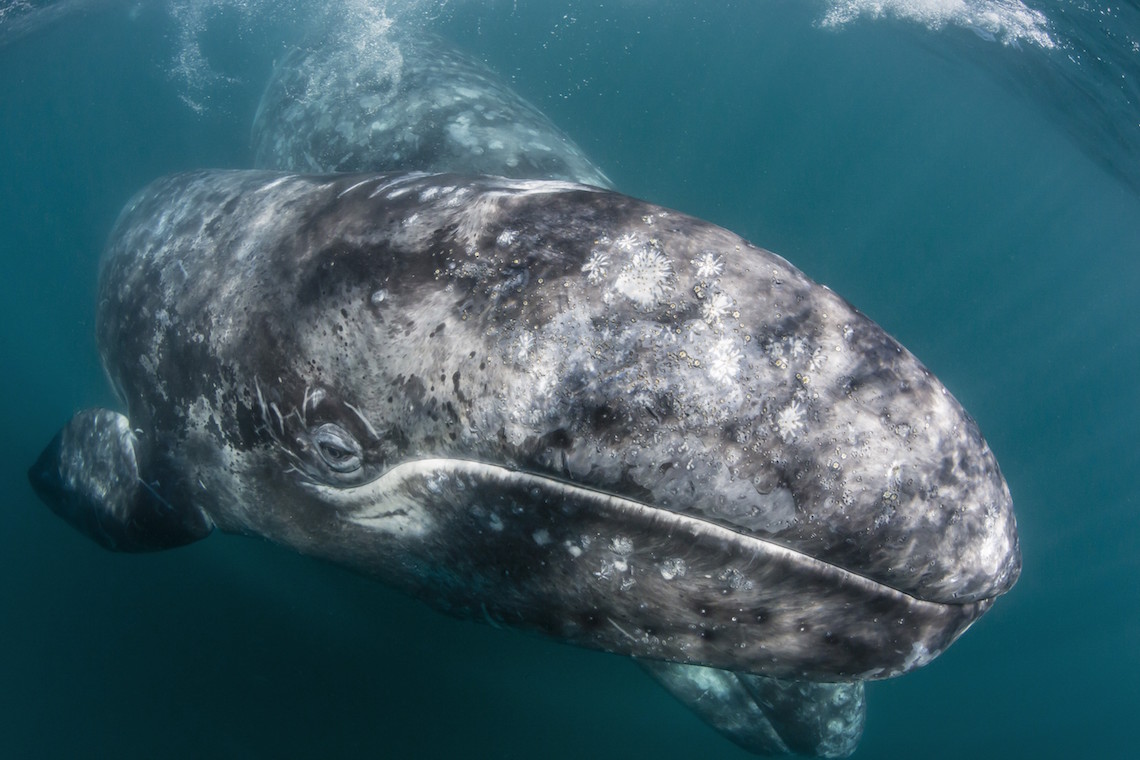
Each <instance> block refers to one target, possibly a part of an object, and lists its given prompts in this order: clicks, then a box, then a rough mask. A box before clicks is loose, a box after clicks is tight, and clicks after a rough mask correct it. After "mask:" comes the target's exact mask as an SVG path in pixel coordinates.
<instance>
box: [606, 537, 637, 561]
mask: <svg viewBox="0 0 1140 760" xmlns="http://www.w3.org/2000/svg"><path fill="white" fill-rule="evenodd" d="M610 551H612V552H613V553H614V554H617V555H618V556H621V557H625V556H628V555H630V554H632V553H633V539H632V538H630V537H628V536H614V537H613V538H612V539H611V540H610Z"/></svg>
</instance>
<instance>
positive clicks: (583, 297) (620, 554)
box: [31, 171, 1020, 681]
mask: <svg viewBox="0 0 1140 760" xmlns="http://www.w3.org/2000/svg"><path fill="white" fill-rule="evenodd" d="M97 324H98V328H97V332H98V338H99V347H100V351H101V354H102V358H103V361H104V364H105V366H106V368H107V370H108V374H109V375H110V377H111V378H112V381H113V384H114V387H115V388H116V390H117V392H118V394H119V396H120V397H121V399H122V400H123V402H124V403H125V405H126V407H127V415H125V416H124V415H121V414H118V413H114V412H110V411H107V410H96V411H88V412H82V413H80V414H79V415H77V417H76V418H75V419H74V420H73V421H72V422H71V423H70V424H69V425H68V426H67V427H65V429H64V430H63V431H62V432H61V433H60V435H59V436H57V438H56V439H55V441H53V443H52V444H51V445H49V447H48V448H47V450H45V453H44V454H43V456H42V457H41V458H40V460H39V461H38V462H37V464H36V465H35V466H34V467H33V468H32V472H31V477H32V481H33V484H34V485H35V487H36V489H37V491H38V492H39V493H40V495H41V496H42V497H43V498H44V500H45V501H46V502H47V503H48V504H49V505H50V506H52V507H53V508H54V509H55V510H56V511H57V512H59V513H60V514H61V515H62V516H63V517H64V518H66V519H68V520H69V521H70V522H71V523H72V524H73V525H75V526H76V527H78V528H79V529H80V530H83V531H84V532H86V533H87V534H88V535H90V536H91V537H92V538H93V539H95V540H96V541H98V542H100V543H101V544H103V545H105V546H108V547H109V548H113V549H123V550H144V549H159V548H164V547H167V546H174V545H179V544H183V543H186V542H189V541H192V540H196V539H198V538H201V537H203V536H204V535H206V534H207V533H208V532H209V531H210V530H211V529H213V528H214V527H215V526H216V527H218V528H221V529H223V530H226V531H230V532H238V533H247V534H254V535H258V536H263V537H265V538H268V539H270V540H273V541H275V542H277V543H280V544H283V545H286V546H289V547H292V548H294V549H296V550H298V551H300V552H303V553H305V554H309V555H312V556H315V557H320V558H323V559H327V560H329V561H332V562H335V563H338V564H341V565H344V566H347V567H349V568H352V569H354V570H356V571H358V572H361V573H365V574H367V575H370V576H373V577H376V578H378V579H380V580H383V581H384V582H386V583H389V584H392V585H394V586H396V587H399V588H401V589H404V590H406V591H408V592H410V593H413V594H415V595H416V596H417V597H420V598H422V599H425V600H427V601H428V602H429V603H431V604H433V605H435V606H436V607H438V608H439V609H442V610H444V611H446V612H449V613H451V614H454V615H459V616H463V617H469V618H473V619H479V620H486V621H491V622H494V623H496V624H498V625H504V626H511V627H515V628H519V629H524V630H530V631H535V632H538V633H541V634H544V635H547V636H551V637H554V638H556V639H559V640H563V641H567V642H570V643H574V644H578V645H582V646H587V647H593V648H598V649H603V650H606V651H611V652H618V653H622V654H628V655H634V656H638V657H644V658H649V659H656V660H665V661H672V662H677V663H683V664H693V665H708V666H713V667H717V668H723V669H727V670H732V671H737V672H741V673H753V674H759V675H764V676H774V677H778V678H785V679H796V680H809V681H854V680H867V679H875V678H884V677H889V676H894V675H898V674H901V673H904V672H907V671H909V670H911V669H913V668H915V667H918V666H920V665H922V664H925V663H926V662H928V661H929V660H930V659H931V658H933V657H934V656H935V655H937V654H938V653H939V652H941V651H943V650H944V649H945V648H946V647H947V646H949V645H950V643H951V642H952V641H953V640H954V639H955V638H956V637H957V636H958V635H959V634H961V632H962V631H964V630H965V629H966V628H967V627H968V626H969V625H970V624H971V623H973V621H975V620H976V619H977V618H978V616H980V615H981V614H982V613H984V612H985V611H986V610H987V609H988V608H989V607H990V606H991V605H992V603H993V601H994V599H995V598H996V597H998V596H999V595H1001V594H1002V593H1004V592H1005V591H1007V590H1008V589H1009V588H1010V586H1011V585H1012V584H1013V583H1014V581H1015V580H1016V578H1017V575H1018V572H1019V569H1020V553H1019V550H1018V543H1017V534H1016V527H1015V522H1014V518H1013V512H1012V504H1011V500H1010V497H1009V492H1008V489H1007V488H1006V485H1005V482H1004V480H1003V479H1002V477H1001V474H1000V471H999V469H998V466H997V463H996V461H995V460H994V457H993V455H992V453H991V452H990V450H989V448H988V447H987V445H986V444H985V442H984V440H983V439H982V437H981V435H980V433H979V431H978V428H977V425H976V424H975V423H974V421H973V420H972V419H971V418H970V417H969V416H968V415H967V414H966V413H965V412H964V411H963V410H962V408H961V407H960V406H959V405H958V403H957V402H956V401H955V400H954V399H953V397H952V396H951V395H950V394H949V392H947V391H946V389H945V388H944V387H943V386H942V385H941V384H940V383H939V382H938V381H937V380H936V379H935V378H934V377H933V376H932V375H931V374H930V373H929V372H928V371H927V370H926V369H925V368H924V367H923V366H922V364H921V363H920V362H918V361H917V360H916V359H915V358H914V357H913V356H912V355H911V354H910V353H909V352H907V351H906V350H905V349H904V348H902V347H901V346H900V345H899V344H898V343H897V342H895V341H894V340H893V339H892V338H890V337H889V336H888V335H886V334H885V333H884V332H883V331H882V330H881V329H880V328H879V327H878V326H876V325H875V324H874V323H872V322H871V321H870V320H869V319H867V318H866V317H864V316H863V315H861V314H860V313H859V312H857V311H856V310H855V309H853V308H852V307H851V306H850V305H848V304H847V303H846V302H845V301H843V300H842V299H841V298H839V297H837V296H836V295H835V294H834V293H832V292H831V291H830V290H828V289H827V288H824V287H822V286H819V285H817V284H815V283H813V282H811V281H810V280H808V279H807V278H806V277H805V276H804V275H803V274H801V273H800V272H799V271H798V270H796V269H795V268H794V267H792V266H791V265H790V264H788V263H787V262H786V261H784V260H783V259H781V258H780V257H778V256H776V255H774V254H771V253H769V252H767V251H764V250H762V249H759V248H756V247H755V246H752V245H751V244H749V243H747V242H746V241H744V240H743V239H741V238H739V237H738V236H736V235H734V234H732V233H730V232H728V231H726V230H724V229H721V228H719V227H716V226H715V225H712V224H709V223H707V222H703V221H700V220H697V219H694V218H692V217H688V216H685V215H684V214H680V213H678V212H675V211H670V210H667V209H664V208H661V207H658V206H654V205H652V204H648V203H644V202H641V201H638V200H635V199H632V198H629V197H626V196H623V195H620V194H617V193H613V192H608V191H603V190H600V189H597V188H591V187H587V186H583V185H576V184H572V183H562V182H551V181H533V180H531V181H524V180H507V179H498V178H486V177H484V178H469V177H460V176H454V175H424V174H419V173H410V174H380V175H351V176H343V175H339V176H327V177H307V176H297V175H286V174H277V173H266V172H256V171H247V172H241V171H226V172H196V173H190V174H183V175H177V176H173V177H168V178H164V179H160V180H158V181H157V182H155V183H153V184H152V185H151V186H150V187H148V188H147V189H145V190H144V191H143V192H142V193H140V194H139V195H138V196H136V198H135V199H134V200H132V201H131V202H130V204H128V206H127V208H126V209H125V210H124V212H123V214H122V216H121V218H120V220H119V222H118V223H117V225H116V228H115V231H114V233H113V234H112V239H111V242H110V244H109V246H108V250H107V253H106V256H105V258H104V261H103V263H102V267H101V274H100V310H99V314H98V320H97Z"/></svg>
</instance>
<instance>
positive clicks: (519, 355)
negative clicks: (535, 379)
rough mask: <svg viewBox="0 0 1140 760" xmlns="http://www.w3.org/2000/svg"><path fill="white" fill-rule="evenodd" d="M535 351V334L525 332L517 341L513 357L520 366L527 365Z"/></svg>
mask: <svg viewBox="0 0 1140 760" xmlns="http://www.w3.org/2000/svg"><path fill="white" fill-rule="evenodd" d="M533 351H534V334H533V333H531V332H529V331H526V330H524V331H523V332H521V333H520V334H519V337H518V338H516V339H515V345H514V352H513V357H514V360H515V361H516V362H518V363H519V364H525V363H526V361H527V360H528V359H529V358H530V355H531V353H532V352H533Z"/></svg>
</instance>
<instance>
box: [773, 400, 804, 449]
mask: <svg viewBox="0 0 1140 760" xmlns="http://www.w3.org/2000/svg"><path fill="white" fill-rule="evenodd" d="M804 418H805V414H804V410H803V408H802V407H801V406H800V402H799V401H796V400H795V399H793V400H792V402H791V403H790V404H788V405H787V406H785V407H784V408H783V409H781V410H780V411H779V413H778V414H777V415H776V432H777V433H779V435H780V438H782V439H783V440H784V443H790V442H791V441H793V440H795V438H796V436H797V435H798V434H799V433H800V432H801V431H803V430H804V427H805V425H804V422H805V420H804Z"/></svg>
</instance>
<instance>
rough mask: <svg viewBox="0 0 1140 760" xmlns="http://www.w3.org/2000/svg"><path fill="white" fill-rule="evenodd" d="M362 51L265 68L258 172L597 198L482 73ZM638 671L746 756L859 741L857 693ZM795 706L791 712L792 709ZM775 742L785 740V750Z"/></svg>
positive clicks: (443, 58) (560, 145) (314, 54)
mask: <svg viewBox="0 0 1140 760" xmlns="http://www.w3.org/2000/svg"><path fill="white" fill-rule="evenodd" d="M366 41H367V42H368V43H369V44H367V45H364V46H363V47H364V50H363V51H362V50H361V49H360V48H361V46H360V45H357V46H356V49H352V52H351V54H349V53H348V52H347V50H348V49H347V48H346V46H344V45H343V44H335V45H334V44H327V43H326V44H325V45H324V46H322V47H321V48H319V49H313V50H307V51H300V50H297V51H293V52H292V53H291V54H290V55H289V56H287V57H286V58H285V60H284V61H282V62H281V63H280V64H279V65H278V66H277V68H276V71H275V74H274V78H273V80H272V81H271V82H270V84H269V86H268V87H267V89H266V91H265V95H264V97H263V99H262V103H261V108H260V110H259V113H258V116H257V119H256V120H255V124H254V144H255V146H256V151H257V165H258V166H259V167H261V168H269V169H292V170H296V169H304V170H307V171H316V172H329V171H334V170H340V171H354V172H355V171H365V170H370V169H371V170H383V169H416V168H420V169H434V170H443V169H450V170H456V171H461V170H462V171H466V172H469V173H479V174H492V175H501V176H510V177H518V178H526V179H562V180H571V181H574V182H580V183H583V184H592V185H595V186H601V187H609V181H608V179H607V178H606V177H605V175H604V174H603V173H602V171H601V170H600V169H598V168H597V167H596V166H595V165H594V164H593V163H592V162H591V161H590V160H589V159H588V158H587V157H586V156H585V155H584V153H583V152H582V151H581V150H580V149H579V148H578V147H577V146H576V145H574V144H573V143H572V142H571V141H570V140H569V139H568V138H567V137H566V136H565V135H563V134H562V133H561V132H559V131H558V130H557V128H556V127H555V126H554V124H553V123H552V122H550V120H549V119H547V118H546V117H545V116H543V115H542V114H540V113H538V112H537V111H536V110H535V109H534V108H533V107H532V106H531V105H530V104H528V103H526V102H525V101H524V100H523V99H522V98H521V97H519V96H518V95H517V94H516V93H514V92H513V91H512V90H510V89H509V88H508V87H507V86H506V85H505V84H504V83H502V82H501V81H500V80H499V79H498V78H497V77H495V76H494V74H493V73H492V72H490V71H489V70H488V69H487V68H486V67H485V66H484V65H483V64H482V63H480V62H478V61H475V60H473V59H471V58H469V57H467V56H464V55H462V54H460V53H458V52H456V51H454V50H452V49H450V48H449V47H448V46H447V45H446V44H445V43H444V42H443V41H442V40H438V39H434V38H424V37H421V38H419V41H418V42H413V41H412V39H411V38H410V37H408V36H406V35H401V36H398V37H397V36H395V35H387V36H378V37H375V38H373V37H367V38H366ZM398 43H399V44H398ZM362 53H363V54H362ZM381 113H382V116H380V115H379V114H381ZM643 662H644V663H646V664H645V667H646V668H647V669H648V670H650V672H651V674H652V675H653V676H654V678H656V679H657V680H658V682H659V683H661V684H662V685H663V686H664V687H665V688H666V689H668V690H669V691H670V692H671V693H673V694H674V696H676V697H677V698H678V699H679V700H680V701H682V702H684V703H686V704H689V706H690V707H691V708H692V709H693V710H694V711H695V712H696V713H697V714H698V715H699V716H700V717H701V718H702V719H704V720H705V721H706V722H708V723H709V724H710V725H712V726H713V727H714V728H716V729H717V730H718V731H720V732H721V733H723V734H725V735H726V736H728V737H729V738H730V739H732V740H733V741H735V742H736V743H737V744H739V745H741V746H743V747H745V748H747V749H750V750H751V751H753V752H755V753H757V754H765V755H773V754H788V753H790V752H792V751H799V752H808V753H810V752H812V751H813V748H814V751H815V754H821V753H823V756H836V755H835V754H834V752H835V751H839V750H845V752H839V753H840V754H846V753H848V752H851V751H853V750H854V748H855V746H856V745H857V743H858V740H859V736H860V735H861V733H862V727H863V722H862V719H863V715H864V710H863V701H862V694H863V689H862V685H860V684H855V685H830V684H829V685H827V686H819V685H815V684H806V683H805V684H802V685H800V686H799V687H797V689H792V690H789V689H788V688H785V687H786V686H787V684H786V683H785V682H782V681H771V683H769V680H770V679H767V678H766V677H764V676H756V675H739V676H737V675H736V674H733V673H729V672H727V671H722V670H715V669H712V668H705V667H701V666H697V665H682V664H679V663H662V662H652V661H643ZM710 683H712V684H715V686H716V688H712V687H710V686H709V684H710ZM746 686H748V687H750V688H745V687H746ZM837 689H838V690H840V691H841V692H842V693H843V694H848V693H850V694H857V695H858V708H859V709H858V711H857V714H858V720H857V721H855V720H851V719H849V718H850V716H849V715H847V714H845V713H843V710H844V709H846V708H847V707H849V705H850V704H851V701H850V700H848V701H843V700H840V701H838V702H837V701H836V700H835V699H834V697H835V694H834V693H833V692H835V690H837ZM774 690H778V691H779V692H780V693H781V694H783V695H785V697H786V698H785V699H783V700H782V701H779V702H778V704H779V705H780V707H781V708H782V709H780V710H778V711H777V710H775V709H774V708H769V707H768V705H769V703H770V701H771V700H769V699H768V697H769V696H770V693H771V692H773V691H774ZM821 690H822V691H821ZM756 694H758V695H759V697H757V696H754V695H756ZM797 700H798V702H800V703H801V704H795V705H793V704H792V703H793V702H796V701H797ZM742 705H743V706H744V707H745V708H746V709H743V710H742V709H741V707H742ZM800 715H812V716H816V718H818V719H817V720H814V721H811V722H810V723H807V724H805V723H804V722H803V721H797V720H796V718H797V717H798V716H800ZM837 717H838V718H839V719H838V720H837V719H836V718H837ZM781 733H783V734H784V735H788V736H791V737H793V740H792V741H791V746H792V747H794V748H795V749H794V750H793V749H790V748H789V743H788V742H785V741H784V740H783V739H781V738H780V735H781ZM836 748H838V750H837V749H836ZM829 752H831V753H832V754H828V753H829Z"/></svg>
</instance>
